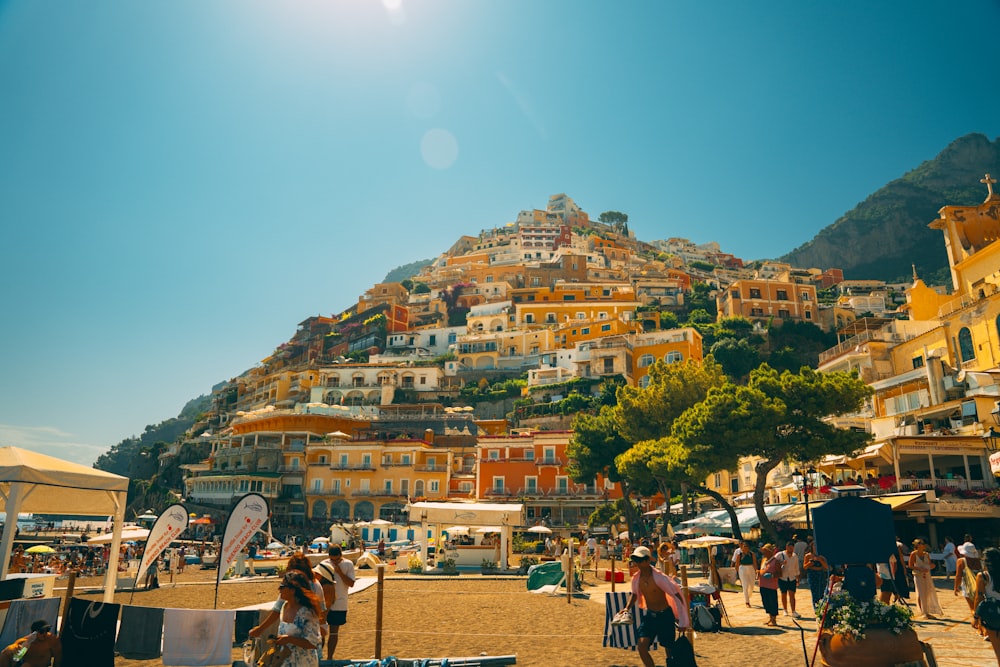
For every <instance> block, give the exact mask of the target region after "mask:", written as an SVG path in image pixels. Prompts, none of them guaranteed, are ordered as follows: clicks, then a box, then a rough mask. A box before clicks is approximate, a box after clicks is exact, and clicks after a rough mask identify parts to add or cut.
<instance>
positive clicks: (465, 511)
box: [406, 501, 524, 569]
mask: <svg viewBox="0 0 1000 667" xmlns="http://www.w3.org/2000/svg"><path fill="white" fill-rule="evenodd" d="M406 511H407V512H409V515H410V522H411V523H415V522H417V521H419V522H420V528H421V530H420V537H419V538H418V539H417V542H418V543H419V544H420V558H421V560H422V561H423V562H424V563H426V562H427V531H428V528H429V527H430V526H434V533H435V535H437V534H438V533H439V532H440V529H441V526H442V525H444V526H449V525H452V524H454V523H456V522H458V521H461V522H462V524H465V525H463V526H462V527H463V528H465V529H466V530H469V529H470V528H471V527H473V526H475V527H479V526H490V527H495V528H497V530H498V531H499V532H500V567H501V568H502V569H507V545H508V544H509V543H510V541H511V537H512V531H513V528H514V527H515V526H523V525H524V505H522V504H521V503H476V502H466V501H455V502H417V503H410V504H409V505H407V506H406Z"/></svg>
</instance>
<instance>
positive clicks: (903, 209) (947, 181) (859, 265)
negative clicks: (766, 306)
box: [780, 134, 1000, 280]
mask: <svg viewBox="0 0 1000 667" xmlns="http://www.w3.org/2000/svg"><path fill="white" fill-rule="evenodd" d="M987 172H989V173H991V174H992V175H993V176H994V177H1000V139H997V140H996V141H993V142H990V140H989V139H988V138H987V137H985V136H983V135H982V134H970V135H967V136H965V137H962V138H960V139H957V140H955V141H954V142H952V143H951V145H949V146H948V147H947V148H945V149H944V150H943V151H941V153H940V154H939V155H938V156H937V157H935V158H934V159H933V160H928V161H927V162H924V163H923V164H921V165H920V166H919V167H917V168H916V169H914V170H913V171H911V172H909V173H908V174H906V175H905V176H903V177H902V178H899V179H897V180H895V181H892V182H891V183H889V184H888V185H886V186H885V187H883V188H881V189H880V190H878V192H876V193H874V194H873V195H871V196H870V197H868V198H867V199H866V200H865V201H863V202H861V203H860V204H858V205H857V206H856V207H855V208H854V209H853V210H851V211H849V212H848V213H846V214H845V215H844V216H843V217H841V218H840V219H839V220H837V221H836V222H835V223H833V224H832V225H830V226H829V227H827V228H825V229H824V230H822V231H821V232H820V233H819V234H817V235H816V238H814V239H813V240H812V241H809V242H808V243H806V244H804V245H802V246H800V247H798V248H796V249H795V250H793V251H791V252H790V253H788V254H786V255H784V256H783V257H781V258H780V259H781V261H783V262H789V263H790V264H792V265H793V266H800V267H818V268H830V267H835V268H841V269H843V271H844V276H845V277H846V278H874V279H882V280H894V279H896V278H900V277H903V278H905V277H907V276H909V275H910V274H911V264H913V265H916V267H917V271H918V273H919V274H920V275H927V274H930V273H933V272H934V271H937V270H939V269H942V268H945V267H947V266H948V258H947V256H946V254H945V251H944V244H943V243H942V238H941V232H940V231H935V230H932V229H928V227H927V225H928V224H929V223H930V222H931V221H932V220H934V219H936V218H937V217H938V210H939V209H940V208H941V207H942V206H947V205H962V206H969V205H974V204H979V203H981V202H982V201H983V200H984V199H986V187H985V186H984V185H983V184H982V183H980V182H979V181H980V179H982V178H983V174H985V173H987Z"/></svg>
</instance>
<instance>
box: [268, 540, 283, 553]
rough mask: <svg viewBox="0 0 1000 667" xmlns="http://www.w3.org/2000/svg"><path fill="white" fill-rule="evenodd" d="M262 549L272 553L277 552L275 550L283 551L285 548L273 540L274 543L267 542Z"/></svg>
mask: <svg viewBox="0 0 1000 667" xmlns="http://www.w3.org/2000/svg"><path fill="white" fill-rule="evenodd" d="M264 548H265V549H270V550H272V551H274V550H277V549H285V548H286V547H285V545H284V544H282V543H281V542H279V541H277V540H275V541H274V542H269V543H268V545H267V546H266V547H264Z"/></svg>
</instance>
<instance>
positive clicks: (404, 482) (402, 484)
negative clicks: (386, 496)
mask: <svg viewBox="0 0 1000 667" xmlns="http://www.w3.org/2000/svg"><path fill="white" fill-rule="evenodd" d="M399 495H401V496H409V495H410V480H408V479H401V480H399Z"/></svg>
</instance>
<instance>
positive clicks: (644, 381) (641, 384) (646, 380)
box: [639, 375, 650, 389]
mask: <svg viewBox="0 0 1000 667" xmlns="http://www.w3.org/2000/svg"><path fill="white" fill-rule="evenodd" d="M649 383H650V379H649V376H648V375H643V376H642V377H641V378H639V387H640V388H642V389H645V388H646V387H648V386H649Z"/></svg>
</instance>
